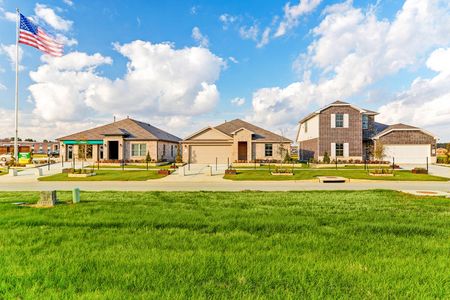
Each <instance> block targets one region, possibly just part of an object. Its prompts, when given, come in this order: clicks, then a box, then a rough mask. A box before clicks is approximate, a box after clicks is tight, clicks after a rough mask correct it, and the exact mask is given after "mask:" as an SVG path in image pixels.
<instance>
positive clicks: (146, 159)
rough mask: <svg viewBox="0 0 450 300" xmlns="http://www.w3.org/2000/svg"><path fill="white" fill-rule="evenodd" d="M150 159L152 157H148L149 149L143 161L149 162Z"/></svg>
mask: <svg viewBox="0 0 450 300" xmlns="http://www.w3.org/2000/svg"><path fill="white" fill-rule="evenodd" d="M151 161H152V158H151V157H150V151H147V155H146V156H145V162H146V163H149V162H151Z"/></svg>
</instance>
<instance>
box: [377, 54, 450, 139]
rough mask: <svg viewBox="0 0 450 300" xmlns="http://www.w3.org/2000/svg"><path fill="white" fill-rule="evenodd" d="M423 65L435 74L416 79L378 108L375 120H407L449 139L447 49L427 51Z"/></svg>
mask: <svg viewBox="0 0 450 300" xmlns="http://www.w3.org/2000/svg"><path fill="white" fill-rule="evenodd" d="M426 65H427V67H428V68H429V69H430V70H433V71H434V72H437V75H436V76H434V77H433V78H430V79H423V78H420V77H419V78H416V79H415V80H414V81H413V83H412V84H411V86H410V88H409V89H408V90H406V91H403V92H401V93H399V94H398V95H397V97H396V98H395V99H394V100H393V101H391V102H389V103H388V104H385V105H383V106H381V107H380V108H379V112H380V115H379V117H378V119H379V120H380V121H382V122H386V123H389V124H394V123H400V122H401V123H407V124H408V123H409V124H412V125H417V126H423V127H428V128H434V129H435V130H436V131H437V132H435V133H436V134H438V135H440V136H444V137H446V138H447V139H449V138H450V132H449V128H450V85H449V82H450V48H447V49H444V48H440V49H437V50H435V51H433V52H432V53H431V55H430V56H429V58H428V60H427V62H426Z"/></svg>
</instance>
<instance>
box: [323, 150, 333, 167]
mask: <svg viewBox="0 0 450 300" xmlns="http://www.w3.org/2000/svg"><path fill="white" fill-rule="evenodd" d="M330 162H331V159H330V155H328V152H326V151H325V153H324V154H323V163H324V164H329V163H330Z"/></svg>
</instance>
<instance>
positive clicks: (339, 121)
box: [335, 114, 344, 128]
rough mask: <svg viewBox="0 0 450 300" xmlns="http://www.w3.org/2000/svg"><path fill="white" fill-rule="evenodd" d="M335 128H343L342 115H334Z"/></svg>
mask: <svg viewBox="0 0 450 300" xmlns="http://www.w3.org/2000/svg"><path fill="white" fill-rule="evenodd" d="M335 125H336V126H335V127H336V128H343V127H344V114H336V124H335Z"/></svg>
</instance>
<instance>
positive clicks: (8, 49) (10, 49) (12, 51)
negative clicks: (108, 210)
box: [0, 44, 24, 71]
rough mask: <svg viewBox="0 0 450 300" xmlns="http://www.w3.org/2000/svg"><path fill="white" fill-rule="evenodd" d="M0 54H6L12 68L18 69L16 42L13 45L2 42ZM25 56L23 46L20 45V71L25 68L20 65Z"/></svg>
mask: <svg viewBox="0 0 450 300" xmlns="http://www.w3.org/2000/svg"><path fill="white" fill-rule="evenodd" d="M0 54H5V55H6V56H7V57H8V59H9V62H10V64H11V70H15V69H16V44H11V45H3V44H0ZM22 57H23V50H22V48H21V47H19V71H21V70H23V69H24V67H23V66H22V65H20V62H21V61H22Z"/></svg>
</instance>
